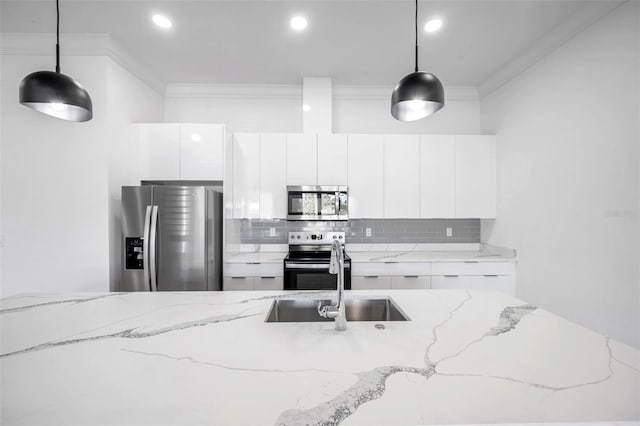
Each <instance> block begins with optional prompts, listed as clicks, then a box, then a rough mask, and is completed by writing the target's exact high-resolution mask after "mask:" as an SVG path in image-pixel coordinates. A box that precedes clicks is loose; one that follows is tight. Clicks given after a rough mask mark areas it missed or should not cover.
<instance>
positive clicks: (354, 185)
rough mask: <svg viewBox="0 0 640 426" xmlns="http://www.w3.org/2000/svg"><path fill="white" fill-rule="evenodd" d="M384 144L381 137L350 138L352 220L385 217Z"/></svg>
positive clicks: (350, 136) (349, 183)
mask: <svg viewBox="0 0 640 426" xmlns="http://www.w3.org/2000/svg"><path fill="white" fill-rule="evenodd" d="M383 157H384V143H383V139H382V136H381V135H349V136H348V158H347V163H348V169H347V174H348V179H347V184H348V185H349V217H350V218H354V219H355V218H381V217H383V204H382V203H383V167H384V161H383Z"/></svg>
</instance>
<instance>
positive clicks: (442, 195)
mask: <svg viewBox="0 0 640 426" xmlns="http://www.w3.org/2000/svg"><path fill="white" fill-rule="evenodd" d="M455 214H456V137H455V136H454V135H423V136H420V217H422V218H452V217H455Z"/></svg>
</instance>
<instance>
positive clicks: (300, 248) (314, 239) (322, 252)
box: [284, 232, 351, 290]
mask: <svg viewBox="0 0 640 426" xmlns="http://www.w3.org/2000/svg"><path fill="white" fill-rule="evenodd" d="M334 240H338V241H340V242H341V243H342V249H343V250H344V244H345V233H344V232H289V253H288V254H287V256H286V257H285V258H284V289H285V290H336V289H337V286H338V284H337V279H336V275H332V274H330V273H329V261H330V259H331V245H332V244H333V241H334ZM344 288H345V289H346V290H350V289H351V258H350V257H349V256H347V254H346V253H345V254H344Z"/></svg>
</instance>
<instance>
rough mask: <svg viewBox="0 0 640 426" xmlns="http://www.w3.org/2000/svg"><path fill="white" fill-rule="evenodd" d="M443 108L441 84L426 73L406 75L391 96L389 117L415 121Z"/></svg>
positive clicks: (434, 77) (436, 78) (419, 72)
mask: <svg viewBox="0 0 640 426" xmlns="http://www.w3.org/2000/svg"><path fill="white" fill-rule="evenodd" d="M443 106H444V89H443V88H442V83H440V80H438V77H436V76H435V75H433V74H430V73H428V72H421V71H418V72H413V73H411V74H408V75H406V76H405V77H404V78H403V79H402V80H400V82H399V83H398V84H397V85H396V88H395V89H393V93H392V94H391V115H392V116H393V117H394V118H395V119H396V120H400V121H415V120H419V119H421V118H424V117H426V116H428V115H431V114H433V113H434V112H436V111H438V110H439V109H440V108H442V107H443Z"/></svg>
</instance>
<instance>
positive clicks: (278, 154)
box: [260, 133, 287, 219]
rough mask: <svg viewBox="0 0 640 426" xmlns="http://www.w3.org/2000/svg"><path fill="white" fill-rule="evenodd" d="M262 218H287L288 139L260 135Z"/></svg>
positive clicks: (278, 135)
mask: <svg viewBox="0 0 640 426" xmlns="http://www.w3.org/2000/svg"><path fill="white" fill-rule="evenodd" d="M260 217H261V218H263V219H273V218H281V219H284V218H286V217H287V138H286V135H285V134H284V133H262V134H260Z"/></svg>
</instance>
